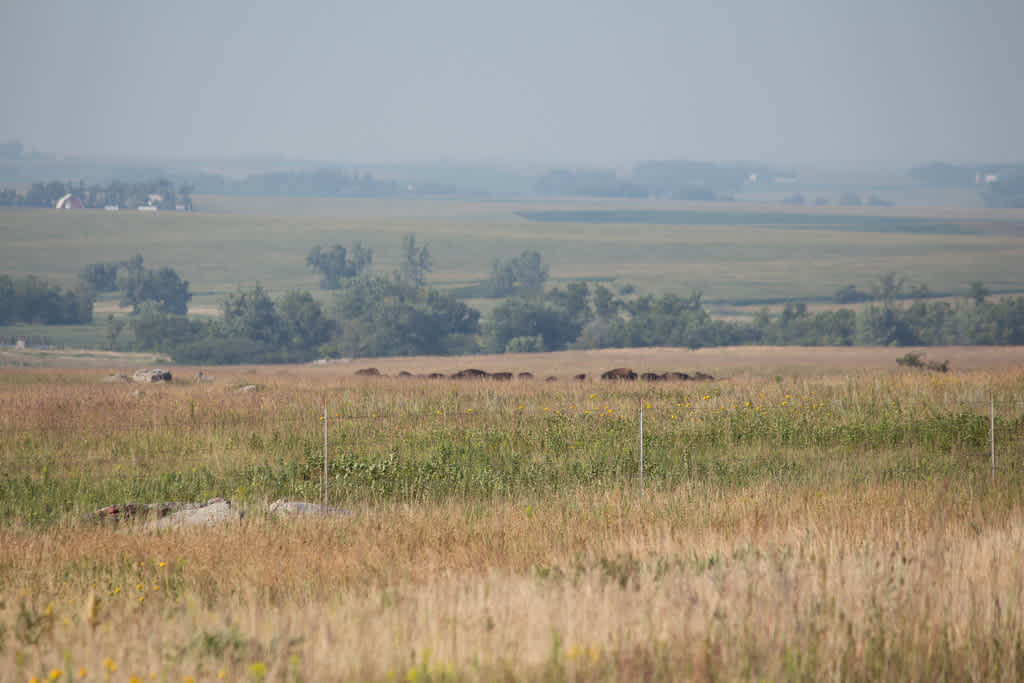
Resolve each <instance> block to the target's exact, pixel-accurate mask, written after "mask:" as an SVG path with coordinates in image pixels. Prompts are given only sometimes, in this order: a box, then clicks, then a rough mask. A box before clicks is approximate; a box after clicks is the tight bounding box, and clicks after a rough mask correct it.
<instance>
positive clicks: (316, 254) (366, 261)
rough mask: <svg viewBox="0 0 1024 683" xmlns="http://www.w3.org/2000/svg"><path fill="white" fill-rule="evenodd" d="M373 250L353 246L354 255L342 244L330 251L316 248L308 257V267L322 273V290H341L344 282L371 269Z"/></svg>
mask: <svg viewBox="0 0 1024 683" xmlns="http://www.w3.org/2000/svg"><path fill="white" fill-rule="evenodd" d="M372 261H373V250H371V249H366V248H364V247H363V246H362V244H361V243H359V242H356V243H355V244H354V245H353V246H352V253H351V254H349V253H348V250H347V249H346V248H345V247H343V246H341V245H340V244H335V245H334V246H332V247H330V248H329V249H321V248H320V245H319V244H318V245H316V246H314V247H313V248H312V249H310V250H309V254H308V255H307V256H306V265H308V266H309V267H310V268H312V269H313V270H315V271H317V272H318V273H320V289H340V288H341V282H342V280H346V279H349V278H353V277H356V276H357V275H359V274H361V273H362V272H363V271H364V270H366V269H367V268H369V267H370V263H372Z"/></svg>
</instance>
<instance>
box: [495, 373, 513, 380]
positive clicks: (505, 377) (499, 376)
mask: <svg viewBox="0 0 1024 683" xmlns="http://www.w3.org/2000/svg"><path fill="white" fill-rule="evenodd" d="M491 379H496V380H499V381H501V382H509V381H511V380H512V373H511V372H492V373H491Z"/></svg>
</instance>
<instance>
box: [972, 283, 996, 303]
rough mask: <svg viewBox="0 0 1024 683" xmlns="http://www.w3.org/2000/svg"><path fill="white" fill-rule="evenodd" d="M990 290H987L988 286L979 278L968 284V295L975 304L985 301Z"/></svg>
mask: <svg viewBox="0 0 1024 683" xmlns="http://www.w3.org/2000/svg"><path fill="white" fill-rule="evenodd" d="M991 293H992V292H991V291H989V289H988V287H986V286H985V285H984V283H982V282H981V280H975V281H974V282H972V283H971V284H970V297H971V299H972V300H973V301H974V303H975V304H983V303H985V299H986V298H988V295H989V294H991Z"/></svg>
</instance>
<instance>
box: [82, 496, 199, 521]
mask: <svg viewBox="0 0 1024 683" xmlns="http://www.w3.org/2000/svg"><path fill="white" fill-rule="evenodd" d="M203 505H204V503H180V502H173V501H172V502H169V503H118V504H115V505H108V506H106V507H102V508H100V509H99V510H97V511H96V512H95V515H96V516H97V517H99V518H100V521H114V522H123V521H127V520H130V519H134V518H136V517H146V518H149V517H157V518H159V517H166V516H167V515H169V514H171V513H172V512H179V511H181V510H193V509H196V508H200V507H202V506H203Z"/></svg>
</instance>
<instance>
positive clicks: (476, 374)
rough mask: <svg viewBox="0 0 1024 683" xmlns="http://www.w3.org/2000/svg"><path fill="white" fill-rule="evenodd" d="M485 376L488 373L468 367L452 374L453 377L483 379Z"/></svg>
mask: <svg viewBox="0 0 1024 683" xmlns="http://www.w3.org/2000/svg"><path fill="white" fill-rule="evenodd" d="M484 377H487V373H486V372H484V371H483V370H477V369H476V368H467V369H465V370H459V371H458V372H456V373H454V374H452V379H483V378H484Z"/></svg>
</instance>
